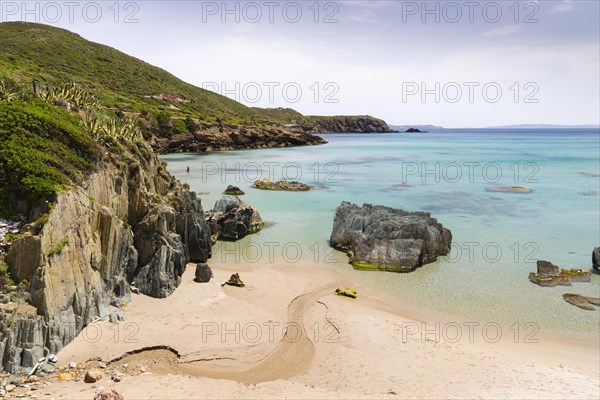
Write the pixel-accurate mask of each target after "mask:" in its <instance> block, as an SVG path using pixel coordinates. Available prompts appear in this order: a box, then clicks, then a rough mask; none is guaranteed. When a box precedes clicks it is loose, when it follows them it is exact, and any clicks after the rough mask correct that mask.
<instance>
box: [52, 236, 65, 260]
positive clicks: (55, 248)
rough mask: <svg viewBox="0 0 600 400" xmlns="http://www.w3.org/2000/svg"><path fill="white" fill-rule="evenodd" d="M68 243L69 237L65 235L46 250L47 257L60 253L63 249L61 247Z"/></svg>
mask: <svg viewBox="0 0 600 400" xmlns="http://www.w3.org/2000/svg"><path fill="white" fill-rule="evenodd" d="M68 243H69V237H68V236H65V237H64V238H62V239H61V240H60V241H59V242H58V243H56V244H55V245H54V246H52V248H51V249H50V251H49V252H48V257H52V256H53V255H55V254H60V253H61V252H62V251H63V248H64V247H65V245H67V244H68Z"/></svg>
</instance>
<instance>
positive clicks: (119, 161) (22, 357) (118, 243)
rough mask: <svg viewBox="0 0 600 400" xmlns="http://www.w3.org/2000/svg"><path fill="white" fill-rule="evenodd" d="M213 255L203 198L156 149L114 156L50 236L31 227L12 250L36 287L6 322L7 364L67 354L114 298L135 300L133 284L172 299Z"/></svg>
mask: <svg viewBox="0 0 600 400" xmlns="http://www.w3.org/2000/svg"><path fill="white" fill-rule="evenodd" d="M210 254H211V249H210V230H209V228H208V225H207V223H206V220H205V216H204V213H203V210H202V207H201V204H200V201H199V200H198V199H197V198H196V195H195V194H194V193H193V192H189V191H188V190H187V189H186V188H185V187H183V186H182V185H181V184H180V183H179V182H178V181H176V180H175V179H174V178H173V177H172V176H170V175H169V174H168V173H167V171H166V169H165V166H164V164H161V163H159V161H158V159H157V158H156V156H155V155H154V154H153V153H152V151H151V149H150V148H149V147H148V146H146V145H143V144H140V145H139V146H134V145H130V146H128V152H127V153H125V154H121V155H119V156H114V155H112V154H109V153H107V154H106V155H105V156H104V159H103V161H102V163H101V165H100V166H99V168H98V169H97V171H96V172H94V173H93V174H92V175H90V176H89V177H88V178H87V179H86V180H85V183H84V184H83V185H80V186H75V187H73V188H72V189H71V190H68V191H66V192H63V193H61V194H59V195H58V196H57V198H56V202H55V205H54V208H53V210H52V211H51V212H50V214H49V216H48V219H47V222H46V223H45V225H44V226H43V229H42V230H41V232H40V233H39V234H34V232H30V233H25V234H24V235H23V236H22V237H21V238H20V239H19V240H17V241H16V242H15V243H14V244H13V246H12V247H11V249H10V251H9V253H8V256H7V261H8V263H9V265H10V268H11V275H12V276H13V277H14V278H15V280H18V281H22V280H27V281H28V282H29V283H28V284H27V285H26V288H25V289H24V292H23V296H22V299H21V301H20V303H19V304H18V306H17V307H16V309H15V310H14V312H13V313H12V314H11V316H10V318H9V319H7V318H2V320H1V321H0V362H1V365H2V367H3V368H4V370H5V371H8V372H15V371H17V369H18V368H19V366H23V367H31V366H32V365H33V363H35V362H37V359H38V358H39V357H41V356H42V355H45V354H49V353H56V352H58V351H59V350H60V349H61V348H62V347H64V346H65V345H66V344H68V343H69V342H70V341H71V340H73V339H74V338H75V336H76V335H77V334H78V333H79V332H80V331H81V330H82V329H83V328H84V327H85V326H86V325H87V324H89V323H90V322H92V321H93V320H94V319H95V318H97V317H104V316H106V315H107V314H108V313H109V306H110V304H116V305H121V304H122V303H123V302H127V301H129V299H130V296H131V292H130V283H131V282H135V284H136V286H137V287H138V288H139V290H140V291H141V292H142V293H144V294H147V295H150V296H153V297H159V298H161V297H166V296H169V295H170V294H171V293H172V292H173V291H174V290H175V288H176V287H177V286H178V285H179V283H180V281H181V275H182V273H183V271H184V270H185V266H186V264H187V262H188V261H196V262H204V261H206V259H207V258H208V257H209V256H210Z"/></svg>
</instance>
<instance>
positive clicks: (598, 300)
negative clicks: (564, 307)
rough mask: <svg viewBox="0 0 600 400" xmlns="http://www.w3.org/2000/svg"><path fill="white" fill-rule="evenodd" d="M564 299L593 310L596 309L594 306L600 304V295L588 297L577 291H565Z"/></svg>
mask: <svg viewBox="0 0 600 400" xmlns="http://www.w3.org/2000/svg"><path fill="white" fill-rule="evenodd" d="M563 299H564V300H565V301H566V302H567V303H571V304H573V305H574V306H577V307H579V308H582V309H584V310H590V311H593V310H595V308H594V306H600V297H587V296H582V295H580V294H575V293H565V294H563Z"/></svg>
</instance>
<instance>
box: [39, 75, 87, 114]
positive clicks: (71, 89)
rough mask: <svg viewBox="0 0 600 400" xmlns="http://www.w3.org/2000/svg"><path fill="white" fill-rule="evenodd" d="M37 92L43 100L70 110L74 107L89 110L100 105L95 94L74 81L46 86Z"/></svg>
mask: <svg viewBox="0 0 600 400" xmlns="http://www.w3.org/2000/svg"><path fill="white" fill-rule="evenodd" d="M36 93H37V95H38V97H39V98H40V99H42V100H43V101H45V102H47V103H51V104H55V105H60V106H64V107H65V108H67V109H68V110H70V109H71V108H72V107H75V108H77V109H83V110H88V109H94V108H96V107H97V106H98V99H97V98H96V97H95V96H92V95H91V94H90V93H89V92H88V91H87V90H86V89H82V88H80V87H77V86H76V85H75V84H74V83H73V82H69V83H66V84H64V85H59V86H46V87H45V88H40V89H39V90H37V91H36Z"/></svg>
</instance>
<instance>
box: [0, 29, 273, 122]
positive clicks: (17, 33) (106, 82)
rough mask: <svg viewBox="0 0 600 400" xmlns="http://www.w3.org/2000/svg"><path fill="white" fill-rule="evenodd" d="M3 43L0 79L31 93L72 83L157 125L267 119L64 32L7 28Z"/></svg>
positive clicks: (0, 34) (1, 32)
mask: <svg viewBox="0 0 600 400" xmlns="http://www.w3.org/2000/svg"><path fill="white" fill-rule="evenodd" d="M0 37H1V38H2V40H0V76H6V77H10V78H11V79H13V80H14V81H16V82H19V84H21V85H22V86H26V87H27V88H31V87H32V81H33V80H35V81H37V82H38V86H39V87H40V88H43V87H44V86H45V85H46V83H49V84H56V83H58V82H62V83H64V82H72V83H73V84H74V85H76V86H78V87H80V88H82V89H81V90H88V91H90V92H93V93H94V94H95V95H96V96H97V97H98V100H99V101H100V102H102V103H103V104H105V106H106V107H107V108H111V109H112V108H118V109H119V110H122V111H127V112H134V113H139V114H143V115H146V116H147V117H148V118H151V117H152V119H153V118H154V116H156V115H157V114H158V113H160V112H161V111H165V112H166V113H167V114H168V115H169V116H181V117H186V116H190V117H192V118H197V119H205V118H206V116H210V117H211V118H212V119H213V120H214V119H216V118H220V119H221V120H223V121H226V122H238V123H239V122H241V121H251V122H252V123H258V121H260V120H262V119H263V117H262V116H261V115H260V114H258V113H257V112H255V111H254V110H252V109H251V108H249V107H246V106H244V105H242V104H240V103H237V102H236V101H234V100H231V99H229V98H227V97H225V96H221V95H219V94H216V93H213V92H210V91H207V90H204V89H201V88H198V87H195V86H193V85H190V84H187V83H185V82H183V81H182V80H180V79H178V78H176V77H175V76H173V75H171V74H170V73H168V72H166V71H164V70H162V69H160V68H157V67H154V66H152V65H150V64H148V63H146V62H143V61H141V60H138V59H136V58H134V57H131V56H128V55H126V54H124V53H122V52H120V51H118V50H115V49H113V48H111V47H108V46H104V45H100V44H97V43H93V42H90V41H87V40H85V39H83V38H82V37H81V36H79V35H77V34H74V33H71V32H69V31H67V30H64V29H59V28H55V27H50V26H47V25H40V24H33V23H23V22H5V23H1V24H0Z"/></svg>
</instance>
